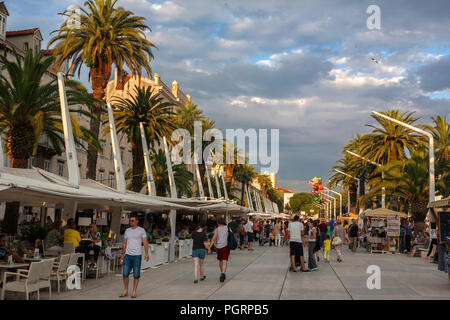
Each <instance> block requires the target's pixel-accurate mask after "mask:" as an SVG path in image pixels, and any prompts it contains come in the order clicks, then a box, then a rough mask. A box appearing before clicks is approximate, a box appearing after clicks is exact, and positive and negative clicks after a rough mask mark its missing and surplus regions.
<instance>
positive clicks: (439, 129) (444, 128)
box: [422, 116, 450, 161]
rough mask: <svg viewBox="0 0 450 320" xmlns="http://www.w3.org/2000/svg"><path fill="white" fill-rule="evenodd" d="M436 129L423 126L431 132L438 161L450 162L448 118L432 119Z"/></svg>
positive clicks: (449, 124) (449, 126) (449, 127)
mask: <svg viewBox="0 0 450 320" xmlns="http://www.w3.org/2000/svg"><path fill="white" fill-rule="evenodd" d="M431 119H432V120H433V122H434V127H433V126H430V125H424V126H422V127H423V128H424V129H426V130H428V131H430V132H431V134H432V135H433V138H434V143H435V151H436V152H437V157H436V159H437V160H441V161H444V160H447V161H450V123H449V122H447V116H444V117H443V118H441V117H440V116H437V117H436V118H435V117H431Z"/></svg>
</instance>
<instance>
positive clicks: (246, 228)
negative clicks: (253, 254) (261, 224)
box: [245, 217, 253, 250]
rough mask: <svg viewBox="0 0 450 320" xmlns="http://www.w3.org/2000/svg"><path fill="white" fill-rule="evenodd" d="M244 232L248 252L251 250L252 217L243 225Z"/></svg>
mask: <svg viewBox="0 0 450 320" xmlns="http://www.w3.org/2000/svg"><path fill="white" fill-rule="evenodd" d="M245 231H246V232H247V245H248V250H253V248H252V245H253V217H250V218H249V219H248V221H247V224H246V225H245Z"/></svg>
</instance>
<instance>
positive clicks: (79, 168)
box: [78, 164, 83, 179]
mask: <svg viewBox="0 0 450 320" xmlns="http://www.w3.org/2000/svg"><path fill="white" fill-rule="evenodd" d="M78 170H79V171H80V179H83V177H82V175H81V173H82V172H81V164H79V165H78Z"/></svg>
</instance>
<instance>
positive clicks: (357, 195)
mask: <svg viewBox="0 0 450 320" xmlns="http://www.w3.org/2000/svg"><path fill="white" fill-rule="evenodd" d="M334 171H336V172H339V173H340V174H343V175H345V176H347V177H350V178H353V179H355V180H356V181H358V187H357V188H356V202H358V198H359V179H358V178H356V177H354V176H351V175H349V174H348V173H345V172H342V171H341V170H338V169H334ZM348 214H350V187H349V193H348ZM357 214H358V212H357Z"/></svg>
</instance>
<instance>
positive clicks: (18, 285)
mask: <svg viewBox="0 0 450 320" xmlns="http://www.w3.org/2000/svg"><path fill="white" fill-rule="evenodd" d="M42 266H43V263H42V262H33V263H31V265H30V269H29V270H27V271H28V273H26V272H17V273H16V272H5V273H4V276H3V289H2V296H1V300H4V299H5V291H13V292H23V293H25V297H26V299H27V300H29V294H30V292H35V291H36V292H37V299H38V300H39V280H40V276H41V270H42ZM24 271H25V270H24ZM8 275H15V276H16V277H17V278H19V280H16V281H10V282H6V278H7V276H8ZM20 277H22V278H24V280H20Z"/></svg>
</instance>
